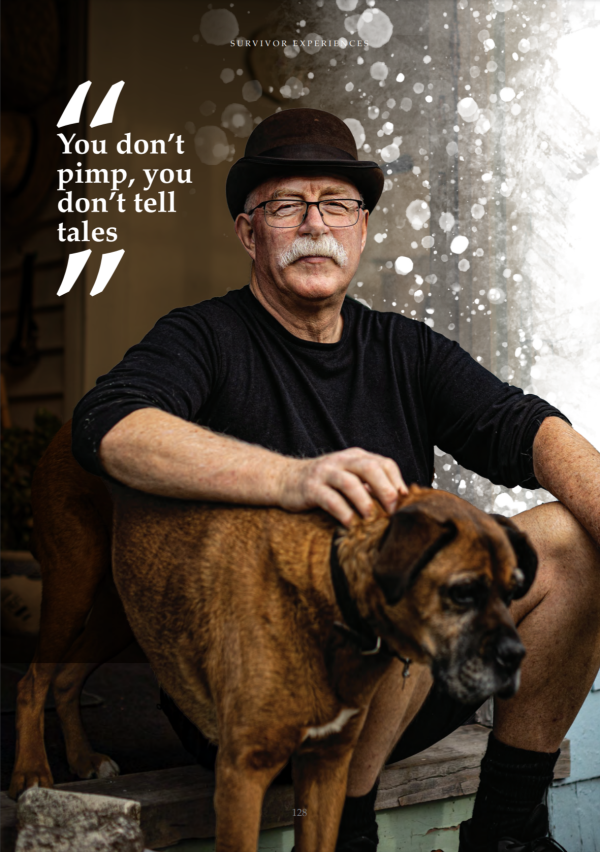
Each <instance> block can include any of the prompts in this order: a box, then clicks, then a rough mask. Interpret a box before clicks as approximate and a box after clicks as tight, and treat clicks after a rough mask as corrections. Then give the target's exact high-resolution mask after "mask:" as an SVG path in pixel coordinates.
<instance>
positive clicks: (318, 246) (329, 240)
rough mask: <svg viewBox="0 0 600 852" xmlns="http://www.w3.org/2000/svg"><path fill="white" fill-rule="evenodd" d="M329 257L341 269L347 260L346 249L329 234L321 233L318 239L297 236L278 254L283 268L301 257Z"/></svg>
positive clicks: (280, 265)
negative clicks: (285, 249) (287, 247)
mask: <svg viewBox="0 0 600 852" xmlns="http://www.w3.org/2000/svg"><path fill="white" fill-rule="evenodd" d="M315 256H319V257H330V258H331V259H332V260H333V261H334V263H337V265H338V266H340V267H341V268H342V269H343V267H344V266H345V265H346V263H347V262H348V255H347V253H346V249H345V248H344V246H343V245H342V244H341V243H338V241H337V240H336V239H335V237H332V236H331V234H323V236H321V237H319V239H318V240H313V239H312V237H297V238H296V239H295V240H294V242H293V243H292V245H291V246H290V247H289V249H287V251H284V252H282V253H281V254H280V256H279V268H280V269H285V268H286V266H289V265H290V264H291V263H294V262H295V261H296V260H300V258H301V257H315Z"/></svg>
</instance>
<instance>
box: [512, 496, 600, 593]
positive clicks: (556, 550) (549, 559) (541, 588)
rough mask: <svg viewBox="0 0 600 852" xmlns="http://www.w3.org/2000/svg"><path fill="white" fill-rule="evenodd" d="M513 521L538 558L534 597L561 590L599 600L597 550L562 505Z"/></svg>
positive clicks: (536, 510)
mask: <svg viewBox="0 0 600 852" xmlns="http://www.w3.org/2000/svg"><path fill="white" fill-rule="evenodd" d="M513 521H514V522H515V523H516V524H517V526H518V527H519V528H520V529H522V530H523V531H524V532H526V533H527V535H528V536H529V538H530V539H531V542H532V544H533V546H534V548H535V550H536V552H537V555H538V572H537V576H536V581H535V583H534V586H533V587H532V589H531V594H532V595H533V596H536V597H538V598H539V597H540V596H544V595H546V594H547V593H548V592H550V591H553V590H554V591H557V590H558V588H561V587H562V588H564V589H566V590H567V593H569V590H571V591H572V592H576V593H577V594H578V595H579V596H582V595H586V594H589V595H593V596H594V598H595V600H596V601H598V600H600V548H599V547H598V545H597V544H596V542H595V541H594V540H593V539H592V537H591V536H590V535H589V533H588V532H587V531H586V530H585V529H584V527H582V526H581V524H580V523H579V521H577V520H576V518H575V517H574V516H573V515H572V514H571V512H570V511H569V510H568V509H567V508H566V507H565V506H563V505H562V503H558V502H555V503H545V504H543V505H542V506H537V507H536V508H534V509H530V510H529V511H527V512H522V513H521V514H520V515H516V516H515V517H514V518H513Z"/></svg>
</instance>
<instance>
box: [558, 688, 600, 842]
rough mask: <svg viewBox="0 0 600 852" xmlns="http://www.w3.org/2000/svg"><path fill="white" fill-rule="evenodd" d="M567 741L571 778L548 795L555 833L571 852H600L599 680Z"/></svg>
mask: <svg viewBox="0 0 600 852" xmlns="http://www.w3.org/2000/svg"><path fill="white" fill-rule="evenodd" d="M567 737H568V738H569V739H570V740H571V775H570V776H569V777H568V778H566V779H565V780H564V781H559V782H557V783H556V784H555V785H553V786H552V788H551V789H550V790H549V792H548V807H549V810H550V826H551V829H552V833H553V835H554V837H555V838H556V839H557V840H558V841H559V843H562V845H563V846H564V847H565V849H567V850H568V852H600V676H599V677H598V678H597V679H596V683H595V684H594V689H593V690H592V692H591V693H590V694H589V695H588V697H587V699H586V701H585V703H584V705H583V707H582V708H581V710H580V711H579V715H578V716H577V718H576V719H575V721H574V723H573V725H572V726H571V730H570V731H569V733H568V734H567Z"/></svg>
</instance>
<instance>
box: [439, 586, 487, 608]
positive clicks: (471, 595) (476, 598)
mask: <svg viewBox="0 0 600 852" xmlns="http://www.w3.org/2000/svg"><path fill="white" fill-rule="evenodd" d="M487 595H488V589H487V586H485V585H483V584H482V583H455V584H454V585H453V586H450V587H449V589H448V597H449V598H450V600H451V601H452V603H455V604H457V605H458V606H469V607H472V606H481V605H482V604H483V603H485V600H486V598H487Z"/></svg>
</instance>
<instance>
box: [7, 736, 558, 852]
mask: <svg viewBox="0 0 600 852" xmlns="http://www.w3.org/2000/svg"><path fill="white" fill-rule="evenodd" d="M488 735H489V728H484V727H482V726H481V725H466V726H464V727H462V728H459V729H458V730H457V731H455V732H454V733H453V734H451V735H450V736H449V737H446V739H444V740H441V742H439V743H437V744H436V745H434V746H432V747H431V748H429V749H427V750H426V751H423V752H421V753H420V754H417V755H414V757H409V758H407V759H406V760H402V761H400V762H399V763H395V764H392V765H390V766H387V767H386V768H385V769H384V771H383V773H382V776H381V782H380V785H379V792H378V795H377V801H376V804H375V807H376V809H377V810H384V809H388V808H397V807H402V806H407V805H414V804H417V803H419V802H431V801H436V800H439V799H448V798H455V797H458V796H468V795H471V794H472V793H474V792H475V791H476V790H477V785H478V783H479V764H480V762H481V758H482V756H483V753H484V751H485V747H486V743H487V738H488ZM570 765H571V758H570V748H569V741H568V740H564V742H563V744H562V746H561V755H560V758H559V761H558V763H557V765H556V770H555V773H554V777H555V778H566V777H568V775H569V772H570ZM56 786H57V789H59V790H71V791H74V792H81V793H97V794H99V795H104V796H119V797H123V798H126V799H136V800H137V801H138V802H140V803H141V806H142V828H143V830H144V835H145V839H146V845H147V846H148V847H149V848H151V849H153V848H158V847H161V846H170V845H173V844H175V843H177V842H178V841H179V840H184V839H186V838H190V837H199V838H200V837H213V836H214V831H215V814H214V810H213V795H214V775H213V773H212V772H209V771H208V770H206V769H203V768H202V767H201V766H182V767H181V768H178V769H161V770H158V771H156V772H139V773H136V774H134V775H123V776H120V777H117V778H104V779H99V780H93V781H74V782H70V783H68V784H57V785H56ZM0 808H1V817H2V828H1V846H2V850H3V852H13V850H14V844H15V837H16V803H15V802H13V801H12V800H11V799H9V798H8V796H7V794H6V793H1V794H0ZM293 808H294V792H293V789H292V787H291V786H290V785H280V786H274V787H271V788H270V789H269V790H268V792H267V795H266V797H265V802H264V806H263V818H262V827H263V828H274V827H276V826H283V825H291V824H292V823H293Z"/></svg>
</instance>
